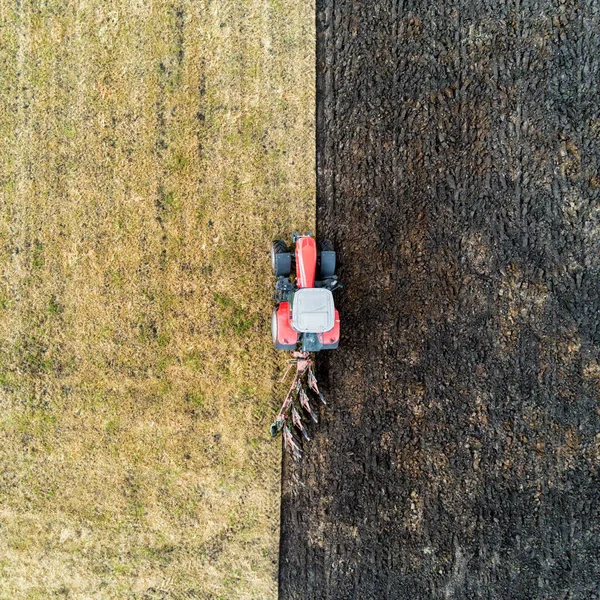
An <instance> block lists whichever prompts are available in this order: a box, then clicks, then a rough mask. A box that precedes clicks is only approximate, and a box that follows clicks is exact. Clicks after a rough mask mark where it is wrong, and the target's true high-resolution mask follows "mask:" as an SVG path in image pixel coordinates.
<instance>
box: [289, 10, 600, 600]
mask: <svg viewBox="0 0 600 600" xmlns="http://www.w3.org/2000/svg"><path fill="white" fill-rule="evenodd" d="M317 25H318V30H317V36H318V46H317V94H318V108H317V116H318V120H317V130H318V132H317V146H318V148H317V150H318V154H317V160H318V210H317V219H318V220H317V225H318V230H319V235H320V236H321V237H329V238H331V239H332V240H333V241H334V242H335V244H336V246H337V249H338V251H339V257H340V261H341V268H340V275H341V278H342V280H343V283H344V284H345V289H344V290H343V291H342V292H341V295H340V296H339V298H338V303H339V308H340V312H341V314H342V326H343V333H342V342H341V345H340V349H339V350H338V351H336V352H333V353H329V354H326V355H325V353H323V354H324V356H320V357H319V361H320V362H319V370H320V378H321V380H322V381H323V383H324V386H325V387H326V388H327V389H326V391H327V396H328V401H329V406H328V407H327V408H326V409H325V410H323V411H322V415H321V416H322V418H321V423H320V424H319V426H318V427H316V428H314V430H313V432H312V433H313V440H312V442H310V443H309V444H306V445H305V455H304V458H303V460H302V462H301V463H298V464H295V463H294V462H293V461H291V460H287V461H286V463H285V468H284V487H283V503H282V540H281V556H280V597H281V598H282V599H284V600H291V599H300V598H302V599H303V600H306V599H313V598H314V599H319V600H325V599H330V600H333V599H336V600H337V599H340V600H341V599H350V598H357V599H361V600H367V599H377V600H382V599H411V600H416V599H419V600H426V599H437V598H456V599H468V598H490V599H502V600H516V599H523V600H525V599H527V600H533V599H540V600H541V599H544V600H549V599H559V598H560V599H567V598H568V599H581V600H591V599H594V598H600V561H599V560H598V558H599V546H600V542H599V540H600V515H599V510H600V509H599V506H600V505H599V503H598V496H599V491H600V477H599V473H598V465H599V445H600V435H599V431H600V428H599V426H600V419H599V412H598V410H599V404H598V401H599V397H600V389H599V385H600V365H599V358H600V318H599V314H600V277H599V276H600V205H599V193H600V172H599V161H600V94H599V91H600V90H599V87H600V52H599V50H600V2H598V1H595V0H587V1H581V2H575V1H573V0H566V1H550V0H540V1H534V0H532V1H529V2H527V1H514V2H509V1H506V0H501V1H499V2H489V1H488V2H486V1H481V2H475V1H468V0H462V1H461V0H432V1H427V2H411V1H402V0H400V1H398V2H392V1H391V0H390V1H386V0H382V1H380V2H376V3H362V2H357V1H356V0H335V1H334V0H321V1H320V2H319V5H318V7H317Z"/></svg>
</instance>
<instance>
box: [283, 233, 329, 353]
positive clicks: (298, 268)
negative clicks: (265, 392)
mask: <svg viewBox="0 0 600 600" xmlns="http://www.w3.org/2000/svg"><path fill="white" fill-rule="evenodd" d="M292 239H293V242H294V244H295V250H293V249H290V248H288V247H287V245H286V243H285V242H284V241H283V240H277V241H275V242H273V246H272V248H271V265H272V267H273V273H274V275H275V277H277V283H276V285H275V301H276V302H277V306H276V307H275V309H274V310H273V320H272V327H271V328H272V332H273V343H274V344H275V347H276V348H277V349H278V350H292V351H294V350H296V349H299V350H301V352H303V353H307V352H319V351H320V350H333V349H335V348H337V347H338V344H339V341H340V316H339V314H338V311H337V309H336V308H335V306H334V303H333V294H332V292H333V291H334V290H335V289H337V288H339V287H341V285H340V284H339V282H338V278H337V276H336V275H335V252H334V250H333V247H332V246H331V244H330V243H329V242H324V243H323V244H321V247H320V248H317V243H316V241H315V239H314V238H313V237H312V234H311V233H310V232H309V233H307V234H306V235H299V234H298V233H296V232H294V233H293V234H292ZM292 273H295V274H294V275H292ZM299 344H301V347H300V348H298V345H299Z"/></svg>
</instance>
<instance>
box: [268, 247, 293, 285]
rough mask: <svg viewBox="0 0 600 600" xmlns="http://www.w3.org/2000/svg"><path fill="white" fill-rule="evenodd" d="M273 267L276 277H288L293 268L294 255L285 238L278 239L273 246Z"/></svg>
mask: <svg viewBox="0 0 600 600" xmlns="http://www.w3.org/2000/svg"><path fill="white" fill-rule="evenodd" d="M271 268H272V269H273V274H274V275H275V277H281V276H283V277H287V276H288V275H289V274H290V272H291V270H292V255H291V254H290V253H289V252H288V251H287V246H286V245H285V242H284V241H283V240H276V241H274V242H273V245H272V246H271Z"/></svg>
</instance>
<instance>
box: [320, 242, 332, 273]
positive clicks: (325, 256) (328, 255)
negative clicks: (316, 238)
mask: <svg viewBox="0 0 600 600" xmlns="http://www.w3.org/2000/svg"><path fill="white" fill-rule="evenodd" d="M335 263H336V260H335V250H334V249H333V244H332V243H331V242H330V241H329V240H325V241H324V242H321V251H320V252H319V276H320V278H321V279H327V278H329V277H333V276H334V275H335V266H336V264H335Z"/></svg>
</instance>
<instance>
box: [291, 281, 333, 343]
mask: <svg viewBox="0 0 600 600" xmlns="http://www.w3.org/2000/svg"><path fill="white" fill-rule="evenodd" d="M334 325H335V308H334V305H333V294H332V293H331V291H330V290H327V289H325V288H301V289H299V290H298V291H297V292H296V293H295V294H294V296H293V300H292V327H293V328H294V329H295V330H296V331H299V332H301V333H323V332H325V331H331V330H332V329H333V326H334Z"/></svg>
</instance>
